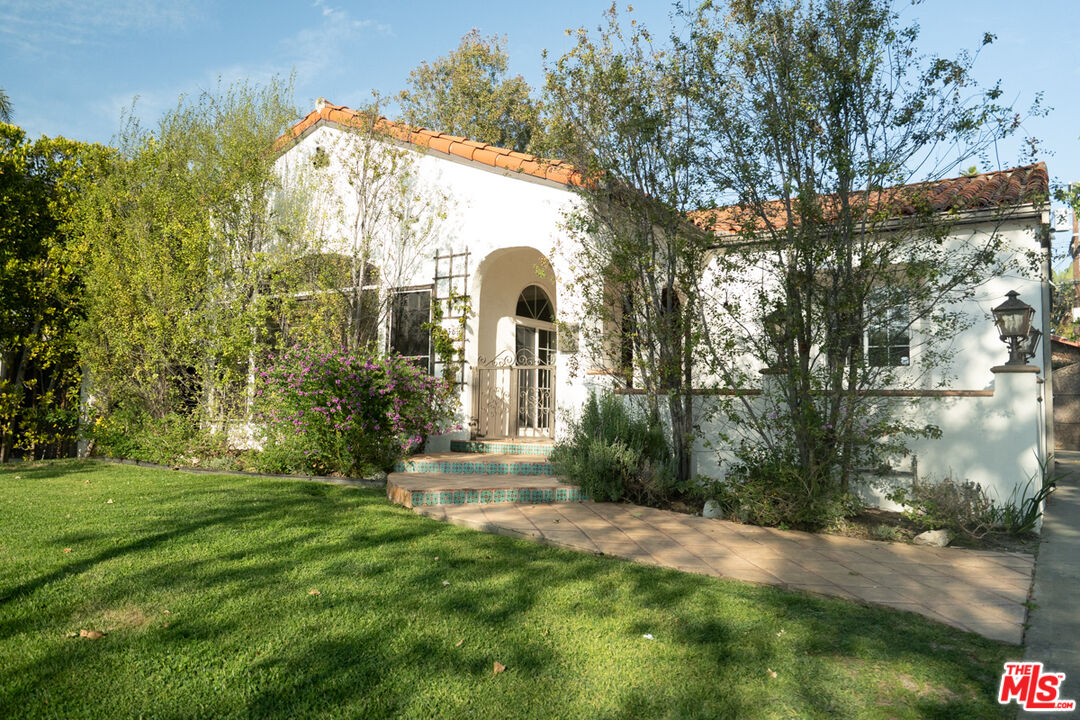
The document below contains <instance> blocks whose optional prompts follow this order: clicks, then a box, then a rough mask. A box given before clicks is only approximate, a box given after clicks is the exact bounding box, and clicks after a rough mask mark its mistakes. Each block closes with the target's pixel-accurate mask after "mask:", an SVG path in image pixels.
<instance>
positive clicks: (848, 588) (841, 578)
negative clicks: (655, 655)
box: [416, 502, 1034, 643]
mask: <svg viewBox="0 0 1080 720" xmlns="http://www.w3.org/2000/svg"><path fill="white" fill-rule="evenodd" d="M416 512H419V513H421V514H424V515H426V516H428V517H433V518H436V519H441V520H445V521H449V522H459V523H461V524H464V525H467V526H469V527H477V528H480V529H489V530H490V529H494V530H495V531H497V530H498V529H499V528H504V529H506V530H508V531H511V532H515V533H518V534H519V535H520V534H524V535H525V536H527V537H533V538H536V539H538V540H540V541H542V542H543V541H546V542H550V543H553V544H557V545H562V546H566V547H573V548H577V549H581V550H583V551H586V552H595V553H603V554H605V555H616V556H618V557H622V558H626V559H628V560H632V561H634V562H638V563H642V564H646V565H660V566H664V567H671V568H676V569H680V570H684V571H687V572H695V573H701V574H707V575H714V576H719V577H724V578H729V579H734V580H740V581H744V582H752V583H758V584H768V585H777V586H782V587H786V588H789V589H794V590H801V591H805V592H809V593H814V594H817V595H828V596H832V597H840V598H846V599H849V600H855V601H858V602H864V603H872V604H875V605H882V606H885V607H891V608H895V609H898V610H908V611H911V612H916V613H919V614H921V615H924V616H926V617H929V618H931V619H933V620H936V621H938V622H944V623H946V624H949V625H953V626H954V627H958V628H961V629H963V630H967V631H970V632H977V633H979V634H982V635H985V636H986V637H991V638H994V639H998V640H1003V641H1006V642H1011V643H1019V642H1020V641H1021V638H1022V637H1023V623H1024V621H1025V618H1026V607H1025V606H1024V605H1023V603H1024V602H1025V601H1026V599H1027V593H1028V588H1029V587H1030V584H1031V573H1032V568H1033V567H1034V563H1033V560H1032V559H1031V558H1030V557H1028V556H1024V555H1018V554H1016V553H995V552H988V551H972V550H963V549H956V548H926V547H918V546H913V545H904V544H900V543H883V542H876V541H871V540H860V539H857V538H844V537H834V536H828V535H813V534H810V533H803V532H796V531H784V530H777V529H775V528H761V527H754V526H751V525H740V524H738V523H730V522H725V521H722V520H710V519H706V518H701V517H694V516H687V515H680V514H677V513H672V512H668V511H664V510H657V509H655V508H644V507H635V506H633V505H617V504H612V503H591V502H590V503H562V504H556V505H511V506H497V505H484V506H437V507H434V508H418V509H417V510H416Z"/></svg>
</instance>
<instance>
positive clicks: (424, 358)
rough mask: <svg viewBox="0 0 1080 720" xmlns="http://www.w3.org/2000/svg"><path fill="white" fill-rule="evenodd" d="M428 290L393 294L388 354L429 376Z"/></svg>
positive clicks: (429, 312)
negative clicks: (400, 358) (390, 353)
mask: <svg viewBox="0 0 1080 720" xmlns="http://www.w3.org/2000/svg"><path fill="white" fill-rule="evenodd" d="M430 322H431V290H413V291H409V292H398V293H394V297H393V300H392V305H391V307H390V352H392V353H395V354H397V355H401V356H402V357H404V358H406V359H408V360H409V362H411V363H413V364H414V365H416V366H417V367H418V368H421V369H422V370H424V371H425V372H431V360H432V357H431V355H432V353H431V331H430V330H429V329H428V327H426V325H427V324H428V323H430Z"/></svg>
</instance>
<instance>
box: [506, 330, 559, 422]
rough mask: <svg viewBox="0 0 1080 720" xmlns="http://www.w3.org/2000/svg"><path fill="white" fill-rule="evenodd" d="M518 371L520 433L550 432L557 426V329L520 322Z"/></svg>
mask: <svg viewBox="0 0 1080 720" xmlns="http://www.w3.org/2000/svg"><path fill="white" fill-rule="evenodd" d="M514 365H515V368H514V372H515V374H516V375H517V432H516V434H517V435H519V436H524V437H530V436H541V435H543V436H548V435H551V431H552V428H553V427H554V422H553V421H554V417H553V414H554V405H555V404H554V396H553V395H554V393H553V388H554V380H555V377H554V376H555V331H554V330H552V329H547V328H542V327H533V326H531V325H518V326H517V329H516V337H515V352H514Z"/></svg>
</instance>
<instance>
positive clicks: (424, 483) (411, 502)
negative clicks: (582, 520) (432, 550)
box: [386, 472, 589, 508]
mask: <svg viewBox="0 0 1080 720" xmlns="http://www.w3.org/2000/svg"><path fill="white" fill-rule="evenodd" d="M386 496H387V497H388V498H389V499H390V500H391V502H395V503H397V504H398V505H404V506H405V507H409V508H412V507H427V506H434V505H470V504H479V505H493V504H504V503H523V504H534V505H535V504H539V503H560V502H581V501H583V500H588V499H589V498H588V495H586V494H585V493H583V492H582V491H581V489H580V488H579V487H578V486H576V485H567V484H565V483H561V482H559V478H557V477H552V476H533V477H508V476H506V475H467V474H459V475H440V474H435V473H410V472H394V473H390V476H389V477H388V478H387V479H386Z"/></svg>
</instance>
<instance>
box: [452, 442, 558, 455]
mask: <svg viewBox="0 0 1080 720" xmlns="http://www.w3.org/2000/svg"><path fill="white" fill-rule="evenodd" d="M450 449H451V450H452V451H453V452H458V453H476V454H480V455H538V456H540V457H548V456H549V455H551V451H552V450H554V449H555V444H554V443H553V442H551V441H550V440H535V441H534V440H451V441H450Z"/></svg>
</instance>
